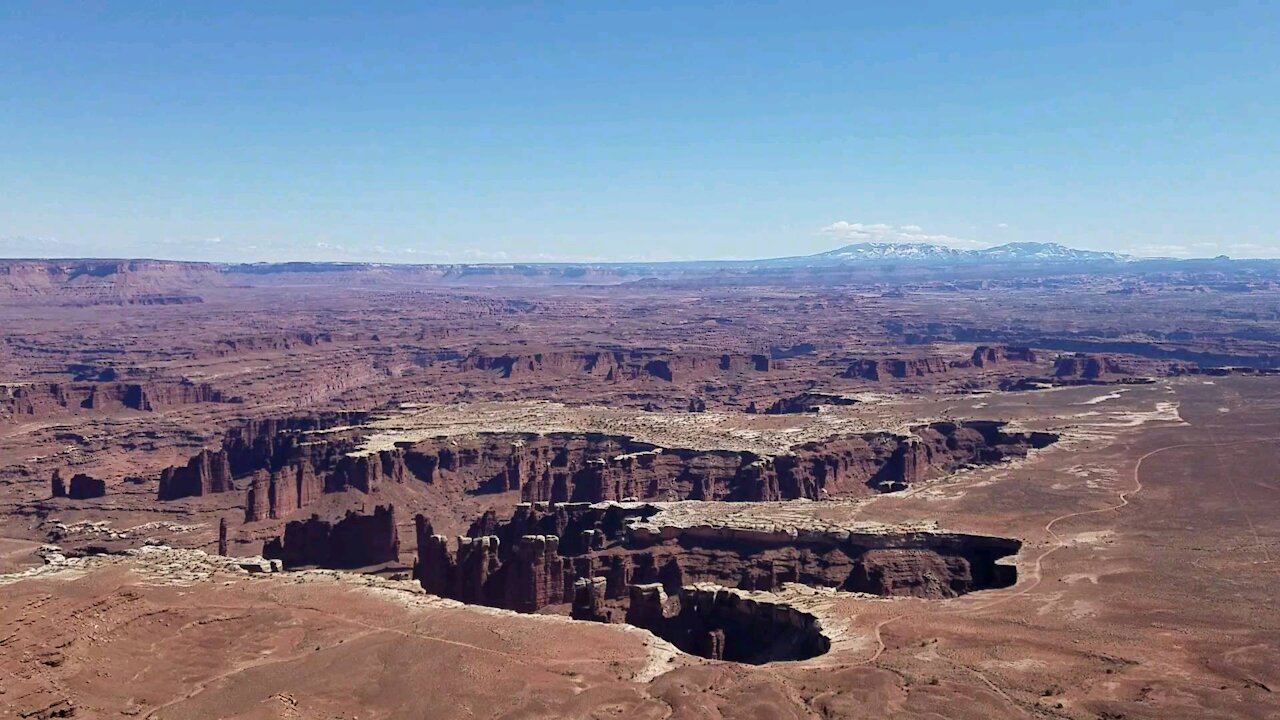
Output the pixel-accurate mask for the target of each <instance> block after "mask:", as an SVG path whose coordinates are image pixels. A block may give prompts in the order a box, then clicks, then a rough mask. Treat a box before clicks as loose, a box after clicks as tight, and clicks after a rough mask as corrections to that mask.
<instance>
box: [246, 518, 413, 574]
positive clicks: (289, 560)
mask: <svg viewBox="0 0 1280 720" xmlns="http://www.w3.org/2000/svg"><path fill="white" fill-rule="evenodd" d="M262 556H263V557H265V558H270V559H278V560H281V561H283V563H284V566H285V567H287V568H292V567H298V566H302V565H318V566H320V567H332V568H356V567H366V566H369V565H378V564H381V563H386V562H394V561H396V560H397V559H398V558H399V556H400V537H399V534H398V532H397V530H396V517H395V508H394V507H393V506H390V505H385V506H384V505H379V506H378V507H376V508H375V509H374V511H373V514H372V515H361V514H358V513H356V512H353V511H348V512H347V514H346V516H345V517H343V518H342V519H341V520H339V521H337V522H330V521H328V520H323V519H321V518H320V517H319V516H316V515H313V516H311V517H310V518H308V519H306V520H294V521H292V522H290V523H288V524H287V525H285V528H284V536H283V537H277V538H273V539H271V540H268V541H267V542H266V543H264V545H263V548H262Z"/></svg>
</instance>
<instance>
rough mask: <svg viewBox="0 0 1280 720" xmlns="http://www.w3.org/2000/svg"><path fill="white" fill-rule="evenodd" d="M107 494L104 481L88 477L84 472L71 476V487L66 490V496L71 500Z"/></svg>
mask: <svg viewBox="0 0 1280 720" xmlns="http://www.w3.org/2000/svg"><path fill="white" fill-rule="evenodd" d="M106 494H107V484H106V482H104V481H102V480H99V479H97V478H93V477H89V476H88V475H85V474H84V473H80V474H77V475H76V476H75V477H73V478H71V488H70V490H68V491H67V497H69V498H71V499H72V500H88V499H90V498H97V497H102V496H103V495H106Z"/></svg>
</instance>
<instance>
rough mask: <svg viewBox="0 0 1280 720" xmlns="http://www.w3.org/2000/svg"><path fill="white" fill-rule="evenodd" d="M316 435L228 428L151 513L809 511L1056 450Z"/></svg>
mask: <svg viewBox="0 0 1280 720" xmlns="http://www.w3.org/2000/svg"><path fill="white" fill-rule="evenodd" d="M326 423H332V425H329V426H330V427H332V426H334V425H339V424H341V423H342V421H341V420H339V419H337V418H329V419H328V420H327V421H326ZM308 425H310V427H308ZM324 425H325V423H321V422H319V421H317V420H315V419H312V420H310V421H309V422H303V421H294V422H288V421H266V422H262V423H250V424H247V425H245V426H243V427H241V428H237V429H236V430H234V431H232V432H230V433H228V434H227V437H226V438H225V439H224V441H223V446H222V448H221V449H220V450H204V451H202V452H201V453H199V454H197V455H196V456H195V457H193V458H192V459H191V460H190V461H189V462H188V463H187V465H186V466H182V467H175V468H170V469H168V470H166V471H164V473H163V474H162V477H161V482H160V499H162V500H171V499H175V498H180V497H188V496H197V495H205V494H209V493H217V492H228V491H231V490H244V491H246V492H247V496H246V503H245V506H246V510H245V520H246V521H247V522H252V521H255V520H265V519H272V518H275V519H283V518H287V517H289V516H290V515H291V514H293V513H294V512H297V511H298V510H300V509H302V508H305V507H306V506H307V505H308V504H310V503H311V502H312V501H313V500H314V499H315V498H317V497H318V496H319V495H320V494H322V493H333V492H343V491H347V490H357V491H361V492H364V493H369V492H373V491H374V490H375V489H376V488H377V487H378V486H380V485H385V484H406V483H410V484H412V483H423V484H425V485H427V486H436V487H438V488H441V489H443V488H449V489H451V490H454V491H462V492H468V493H502V492H512V491H519V492H520V494H521V497H522V498H523V499H524V500H526V501H529V502H604V501H609V500H623V499H628V498H630V499H640V500H668V501H672V500H729V501H767V500H792V499H798V498H808V499H815V500H816V499H822V498H826V497H836V496H859V495H870V494H873V493H876V492H889V491H894V490H900V489H903V488H905V487H908V486H910V485H911V484H913V483H917V482H920V481H922V480H926V479H928V478H930V477H934V476H937V475H941V474H946V473H949V472H953V471H954V470H956V469H957V468H959V467H961V466H964V465H966V464H984V463H993V462H999V461H1001V460H1004V459H1006V458H1016V457H1022V456H1025V455H1026V453H1027V451H1028V450H1029V449H1032V448H1041V447H1044V446H1046V445H1048V444H1050V443H1052V442H1054V440H1056V436H1055V435H1053V434H1051V433H1023V432H1008V431H1006V430H1005V429H1004V424H1003V423H1000V422H994V421H967V422H961V423H955V422H937V423H932V424H928V425H921V426H918V427H915V428H912V429H911V431H910V432H909V433H906V434H901V435H900V434H897V433H892V432H869V433H862V434H855V435H840V436H835V437H832V438H828V439H826V440H821V441H815V442H810V443H804V444H801V445H797V446H794V447H792V448H790V449H789V450H788V452H786V453H784V454H779V455H761V454H757V453H754V452H749V451H741V450H700V449H690V448H664V447H659V446H657V445H653V444H649V443H644V442H640V441H637V440H634V439H632V438H630V437H627V436H621V435H605V434H599V433H548V434H537V433H480V434H475V435H468V436H461V437H441V438H435V439H432V440H425V441H421V442H415V443H405V444H403V445H401V446H399V447H395V448H391V449H387V450H381V451H377V452H358V451H357V449H358V447H359V431H358V430H354V429H353V430H346V431H332V432H326V433H323V434H318V435H317V434H314V433H311V432H310V430H313V429H316V428H317V427H322V426H324ZM344 427H345V425H344ZM241 479H243V480H241Z"/></svg>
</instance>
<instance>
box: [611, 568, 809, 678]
mask: <svg viewBox="0 0 1280 720" xmlns="http://www.w3.org/2000/svg"><path fill="white" fill-rule="evenodd" d="M627 623H629V624H631V625H635V626H637V627H642V628H645V629H646V630H649V631H650V632H652V633H654V634H655V635H657V636H659V637H661V638H663V639H665V640H668V641H670V642H671V643H673V644H674V645H675V646H676V647H679V648H680V649H681V650H684V651H685V652H688V653H693V654H696V655H701V656H703V657H706V658H710V659H713V660H731V661H734V662H744V663H752V664H760V663H766V662H773V661H777V660H804V659H807V658H811V657H816V656H818V655H821V654H823V653H825V652H827V651H828V650H829V649H830V648H831V640H830V638H828V637H827V636H826V635H825V634H824V633H823V631H822V624H821V623H820V622H819V621H818V619H817V618H816V617H814V616H813V615H812V614H810V613H807V612H804V611H802V610H797V609H796V608H793V607H791V606H790V605H787V604H785V603H782V602H777V601H764V600H756V599H753V598H750V597H745V596H743V595H742V594H739V593H736V592H734V591H732V590H728V589H725V588H716V587H701V586H691V587H684V588H680V589H679V590H677V591H676V593H674V594H672V595H668V594H667V593H666V592H665V590H664V589H663V587H662V586H661V585H633V586H632V587H631V596H630V601H629V607H628V608H627Z"/></svg>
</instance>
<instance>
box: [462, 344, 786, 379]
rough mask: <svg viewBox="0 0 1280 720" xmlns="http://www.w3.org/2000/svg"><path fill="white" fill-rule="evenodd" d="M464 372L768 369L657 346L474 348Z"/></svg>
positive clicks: (760, 360)
mask: <svg viewBox="0 0 1280 720" xmlns="http://www.w3.org/2000/svg"><path fill="white" fill-rule="evenodd" d="M461 366H462V368H463V369H464V370H479V371H484V372H489V373H491V374H495V375H497V376H498V377H499V378H503V379H532V378H545V377H570V376H581V375H588V376H592V377H597V378H600V379H601V380H602V381H604V382H623V381H635V380H659V381H662V382H678V381H684V380H690V379H699V378H701V379H706V378H712V377H717V376H721V375H725V374H735V373H750V372H768V371H769V370H770V369H771V368H772V361H771V360H770V358H769V356H768V355H762V354H755V355H739V354H719V355H718V354H713V353H698V352H669V351H663V350H652V351H650V350H626V351H615V350H593V351H548V352H537V353H528V354H510V353H501V354H489V353H486V352H484V351H476V352H473V353H472V354H470V355H469V356H467V357H466V358H465V359H463V360H462V363H461Z"/></svg>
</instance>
